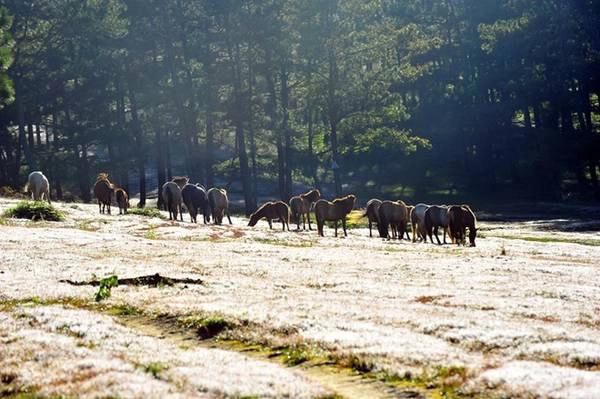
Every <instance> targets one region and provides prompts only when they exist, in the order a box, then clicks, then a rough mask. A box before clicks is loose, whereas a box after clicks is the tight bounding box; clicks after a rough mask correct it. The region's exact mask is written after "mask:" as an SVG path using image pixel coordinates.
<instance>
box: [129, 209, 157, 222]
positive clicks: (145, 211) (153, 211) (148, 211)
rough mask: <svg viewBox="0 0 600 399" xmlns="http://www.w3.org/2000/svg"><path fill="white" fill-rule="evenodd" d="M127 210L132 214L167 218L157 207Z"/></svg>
mask: <svg viewBox="0 0 600 399" xmlns="http://www.w3.org/2000/svg"><path fill="white" fill-rule="evenodd" d="M127 212H128V213H129V214H131V215H138V216H146V217H149V218H159V219H166V217H165V215H163V214H162V213H161V212H160V211H159V210H158V209H157V208H129V209H128V210H127Z"/></svg>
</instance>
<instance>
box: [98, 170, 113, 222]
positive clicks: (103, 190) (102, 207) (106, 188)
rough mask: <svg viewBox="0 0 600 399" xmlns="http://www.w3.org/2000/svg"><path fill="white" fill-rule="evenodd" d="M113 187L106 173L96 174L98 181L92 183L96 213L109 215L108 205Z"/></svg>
mask: <svg viewBox="0 0 600 399" xmlns="http://www.w3.org/2000/svg"><path fill="white" fill-rule="evenodd" d="M114 189H115V185H114V184H112V183H111V182H110V180H108V173H98V179H97V180H96V183H94V195H95V196H96V198H97V199H98V211H99V212H100V213H106V212H107V211H108V214H109V215H110V204H111V202H112V194H113V191H114Z"/></svg>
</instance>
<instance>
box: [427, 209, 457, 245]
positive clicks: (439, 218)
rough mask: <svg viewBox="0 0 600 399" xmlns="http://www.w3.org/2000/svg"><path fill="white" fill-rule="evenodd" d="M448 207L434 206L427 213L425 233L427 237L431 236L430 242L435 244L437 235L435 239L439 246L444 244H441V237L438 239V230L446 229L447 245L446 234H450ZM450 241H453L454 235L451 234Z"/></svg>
mask: <svg viewBox="0 0 600 399" xmlns="http://www.w3.org/2000/svg"><path fill="white" fill-rule="evenodd" d="M448 222H449V218H448V207H447V206H445V205H441V206H439V205H432V206H430V207H429V208H427V210H426V211H425V220H424V223H425V231H426V233H427V235H429V240H430V241H431V243H432V244H433V235H434V234H435V239H436V240H437V242H438V244H440V245H441V244H442V243H441V242H440V237H438V229H439V228H440V227H443V228H444V244H446V234H447V233H448ZM450 239H452V234H450Z"/></svg>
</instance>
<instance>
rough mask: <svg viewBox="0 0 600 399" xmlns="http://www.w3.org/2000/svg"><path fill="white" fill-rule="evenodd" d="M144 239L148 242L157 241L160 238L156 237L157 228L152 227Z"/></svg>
mask: <svg viewBox="0 0 600 399" xmlns="http://www.w3.org/2000/svg"><path fill="white" fill-rule="evenodd" d="M144 237H145V238H146V239H147V240H156V239H157V238H158V236H157V235H156V228H155V227H150V228H149V229H148V230H147V231H146V234H145V235H144Z"/></svg>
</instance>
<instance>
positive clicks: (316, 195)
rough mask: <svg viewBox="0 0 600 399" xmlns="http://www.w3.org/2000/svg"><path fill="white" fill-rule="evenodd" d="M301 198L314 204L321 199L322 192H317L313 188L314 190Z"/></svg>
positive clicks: (301, 195)
mask: <svg viewBox="0 0 600 399" xmlns="http://www.w3.org/2000/svg"><path fill="white" fill-rule="evenodd" d="M300 198H302V199H307V200H309V201H311V202H314V201H316V200H318V199H319V198H321V192H320V191H319V190H317V189H316V188H313V189H312V190H310V191H308V192H306V193H304V194H300Z"/></svg>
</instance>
